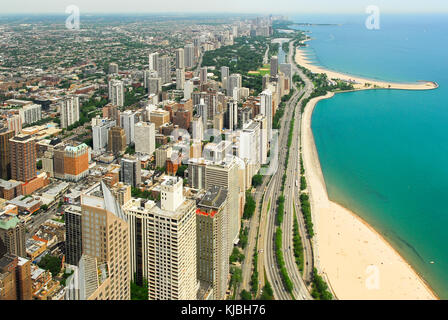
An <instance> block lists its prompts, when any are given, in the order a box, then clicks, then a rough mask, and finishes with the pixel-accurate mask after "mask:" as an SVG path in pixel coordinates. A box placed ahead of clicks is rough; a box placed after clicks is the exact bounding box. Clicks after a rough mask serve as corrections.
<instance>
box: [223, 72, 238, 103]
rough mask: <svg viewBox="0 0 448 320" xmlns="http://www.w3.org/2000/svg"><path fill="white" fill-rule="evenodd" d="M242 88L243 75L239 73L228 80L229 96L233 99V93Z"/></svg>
mask: <svg viewBox="0 0 448 320" xmlns="http://www.w3.org/2000/svg"><path fill="white" fill-rule="evenodd" d="M241 86H242V78H241V75H240V74H238V73H233V74H231V75H230V76H229V78H228V79H227V92H226V94H227V96H229V97H232V96H233V91H234V89H235V88H238V89H239V88H241Z"/></svg>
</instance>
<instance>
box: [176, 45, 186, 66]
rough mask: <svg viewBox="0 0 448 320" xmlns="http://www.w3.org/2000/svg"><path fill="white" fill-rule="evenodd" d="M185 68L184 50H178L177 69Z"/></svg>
mask: <svg viewBox="0 0 448 320" xmlns="http://www.w3.org/2000/svg"><path fill="white" fill-rule="evenodd" d="M184 68H185V53H184V49H183V48H179V49H176V69H184Z"/></svg>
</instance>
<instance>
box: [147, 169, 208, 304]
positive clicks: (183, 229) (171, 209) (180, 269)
mask: <svg viewBox="0 0 448 320" xmlns="http://www.w3.org/2000/svg"><path fill="white" fill-rule="evenodd" d="M147 223H148V226H149V228H148V233H147V248H148V254H147V259H148V278H147V279H148V288H149V299H150V300H195V299H196V298H197V291H198V288H199V287H198V282H197V272H196V263H197V261H196V254H197V252H196V203H195V201H194V200H190V199H185V198H184V196H183V180H182V179H180V178H179V177H169V178H166V179H165V180H164V181H163V182H162V184H161V202H160V207H159V205H154V206H153V207H152V208H151V209H150V214H149V215H148V222H147Z"/></svg>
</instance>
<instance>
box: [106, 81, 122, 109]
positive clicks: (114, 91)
mask: <svg viewBox="0 0 448 320" xmlns="http://www.w3.org/2000/svg"><path fill="white" fill-rule="evenodd" d="M109 101H110V102H111V103H112V104H113V105H114V106H119V107H123V106H124V85H123V81H121V80H111V81H109Z"/></svg>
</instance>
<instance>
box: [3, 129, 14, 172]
mask: <svg viewBox="0 0 448 320" xmlns="http://www.w3.org/2000/svg"><path fill="white" fill-rule="evenodd" d="M12 137H14V131H12V130H9V129H8V128H0V178H1V179H4V180H9V179H10V178H11V159H10V156H9V140H10V139H11V138H12Z"/></svg>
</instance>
